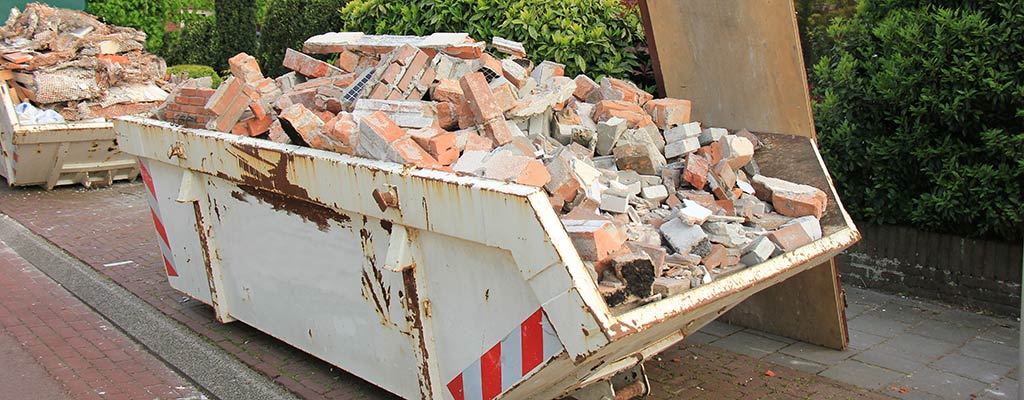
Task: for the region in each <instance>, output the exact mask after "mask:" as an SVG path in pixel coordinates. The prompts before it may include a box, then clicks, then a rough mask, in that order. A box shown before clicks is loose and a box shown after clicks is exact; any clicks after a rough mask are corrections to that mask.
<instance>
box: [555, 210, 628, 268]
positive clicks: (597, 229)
mask: <svg viewBox="0 0 1024 400" xmlns="http://www.w3.org/2000/svg"><path fill="white" fill-rule="evenodd" d="M562 223H563V224H564V225H565V229H566V231H568V233H569V238H570V239H572V243H573V245H574V246H575V247H576V251H577V252H578V253H579V255H580V258H582V259H583V260H584V261H601V260H604V259H605V258H607V257H608V256H610V255H612V254H614V253H615V252H617V251H619V249H621V248H622V245H623V244H625V243H626V232H625V230H624V229H622V228H620V227H618V226H616V224H615V223H614V222H612V221H609V220H604V219H586V220H573V219H563V220H562Z"/></svg>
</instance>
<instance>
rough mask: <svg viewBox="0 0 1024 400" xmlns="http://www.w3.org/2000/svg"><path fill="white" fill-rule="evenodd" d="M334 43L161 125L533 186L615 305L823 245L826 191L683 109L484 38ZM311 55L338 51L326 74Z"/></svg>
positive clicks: (197, 102)
mask: <svg viewBox="0 0 1024 400" xmlns="http://www.w3.org/2000/svg"><path fill="white" fill-rule="evenodd" d="M491 44H492V46H493V47H494V48H496V49H497V52H499V53H504V55H503V56H502V57H503V58H499V57H496V56H495V55H492V54H489V53H487V52H485V51H484V50H485V47H486V44H485V43H483V42H476V41H474V40H472V39H471V38H469V36H468V35H466V34H457V33H437V34H433V35H430V36H425V37H410V36H372V35H363V34H361V33H352V32H345V33H330V34H325V35H320V36H315V37H313V38H310V39H309V40H308V41H307V42H306V43H305V46H304V48H303V50H304V52H305V53H303V52H298V51H293V50H289V51H288V53H287V54H286V56H285V59H284V62H283V64H284V65H285V66H286V67H288V68H289V69H291V70H292V72H290V73H288V74H286V75H284V76H281V77H279V78H277V79H271V78H267V77H264V76H263V74H262V73H261V71H260V68H259V65H257V63H256V61H255V59H253V58H252V57H250V56H248V55H246V54H244V53H243V54H239V55H237V56H235V57H233V58H232V59H231V60H230V65H231V74H232V76H231V77H230V78H228V79H227V80H226V81H225V82H224V83H223V84H222V85H221V86H220V87H219V88H218V89H216V90H214V89H210V88H209V87H208V82H200V81H190V82H186V83H185V84H183V85H182V86H180V87H179V88H177V89H175V90H174V91H173V93H172V96H171V97H170V98H169V99H168V102H167V103H166V104H165V105H164V106H162V109H161V111H160V113H159V115H158V117H159V118H161V119H164V120H167V121H171V122H177V123H179V124H181V125H185V126H189V127H195V128H207V129H213V130H218V131H224V132H233V133H235V134H240V135H249V136H257V137H261V138H266V139H269V140H273V141H276V142H280V143H293V144H297V145H302V146H309V147H313V148H317V149H323V150H328V151H334V152H338V153H343V154H350V155H355V156H359V157H365V158H370V159H375V160H386V161H392V162H396V163H400V164H406V165H413V166H416V167H419V168H431V169H438V170H444V171H451V172H455V173H458V174H463V175H473V176H480V177H485V178H490V179H497V180H502V181H506V182H515V183H519V184H523V185H530V186H536V187H541V188H543V189H544V190H545V191H546V192H547V194H548V195H549V198H550V201H551V205H552V207H553V208H554V209H555V210H556V211H558V212H559V213H560V215H561V219H562V222H563V224H564V226H565V228H566V230H567V231H568V233H569V235H570V237H571V239H572V241H573V243H574V245H575V247H576V248H577V250H578V252H579V254H580V256H581V257H582V258H583V260H584V261H585V262H587V264H588V265H589V266H591V267H592V272H593V274H594V277H595V280H596V281H598V282H599V287H600V290H601V291H602V293H603V294H604V296H605V299H606V300H607V301H608V303H609V305H612V306H615V305H619V304H624V303H632V302H637V301H645V300H651V299H654V298H658V297H664V296H672V295H676V294H679V293H682V292H685V291H686V290H689V289H690V288H694V287H698V286H701V285H705V284H708V283H710V282H712V281H713V280H714V279H715V278H716V277H719V276H722V275H725V274H729V273H731V272H735V271H737V270H739V269H742V268H744V267H747V266H751V265H755V264H759V263H761V262H764V261H766V260H768V259H769V258H772V257H775V256H778V255H779V254H782V253H784V252H786V251H790V250H793V249H795V248H797V247H800V246H803V245H805V244H808V243H810V242H812V241H814V240H817V239H819V238H821V236H822V231H821V226H820V224H819V219H820V218H821V216H822V213H823V212H824V210H825V206H826V201H827V198H826V195H825V193H824V192H823V191H821V190H819V189H817V188H814V187H811V186H807V185H802V184H799V183H793V182H787V181H784V180H780V179H775V178H771V177H767V176H764V175H762V174H760V171H759V168H758V165H757V162H756V161H755V160H754V158H753V157H754V152H755V150H757V149H758V148H759V147H760V146H761V145H762V143H761V141H760V140H758V138H757V136H755V135H754V134H752V133H750V132H748V131H746V130H741V131H737V132H729V131H728V130H726V129H721V128H710V127H708V128H706V127H702V126H701V124H700V123H699V122H694V121H691V120H690V106H691V104H690V102H689V101H687V100H682V99H670V98H666V99H654V98H653V96H651V95H650V94H648V93H647V92H645V91H643V90H640V89H639V88H638V87H637V86H636V85H634V84H633V83H631V82H628V81H624V80H619V79H614V78H608V77H606V78H603V79H601V80H600V82H597V81H594V80H593V79H591V78H589V77H587V76H586V75H579V76H577V77H576V78H569V77H566V76H564V66H563V65H560V64H558V63H554V62H550V61H544V62H541V63H539V64H535V63H534V62H532V61H530V60H528V59H526V58H525V55H526V52H525V49H524V48H523V46H522V44H521V43H517V42H513V41H509V40H505V39H502V38H494V40H493V41H492V43H491ZM306 53H309V54H334V55H336V57H337V58H336V61H335V62H333V63H326V62H323V61H320V60H318V59H316V58H313V57H311V56H309V55H307V54H306Z"/></svg>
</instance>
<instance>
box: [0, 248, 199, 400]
mask: <svg viewBox="0 0 1024 400" xmlns="http://www.w3.org/2000/svg"><path fill="white" fill-rule="evenodd" d="M0 331H2V332H0V334H2V335H5V336H10V337H13V338H14V339H15V340H16V343H17V345H19V346H21V350H22V352H23V353H27V354H28V355H29V356H31V359H32V360H33V361H34V362H35V363H36V364H38V365H39V366H40V367H42V371H40V372H38V373H33V374H32V375H31V376H26V377H25V381H26V382H29V383H28V384H32V383H33V382H36V383H38V382H40V381H42V383H43V384H42V385H40V386H41V387H40V391H43V390H44V389H49V387H45V386H44V385H45V384H46V383H47V382H46V380H48V379H51V380H53V381H56V382H58V383H59V385H60V386H61V388H60V389H58V390H62V391H63V392H64V394H65V395H66V396H68V397H67V398H73V399H154V398H159V399H200V398H204V397H202V395H201V394H200V392H199V391H197V390H196V389H195V387H193V385H192V384H190V383H189V382H188V381H186V380H185V379H183V378H182V377H181V376H179V375H178V374H176V373H175V372H174V371H173V370H171V369H170V368H169V367H168V366H167V365H165V364H164V363H163V362H162V361H160V360H159V359H157V358H156V357H154V356H153V355H152V354H150V353H149V352H148V351H146V350H145V349H143V348H140V347H139V346H138V345H136V344H135V342H133V341H132V340H131V339H130V338H128V337H127V336H125V335H124V334H123V333H121V332H120V331H118V330H117V329H116V328H114V327H113V326H112V325H111V324H110V322H108V321H107V320H105V319H104V318H103V317H102V316H100V315H98V314H97V313H96V312H94V311H93V310H92V309H90V308H89V307H87V306H86V305H85V304H83V303H82V302H81V301H79V300H78V299H76V298H75V297H74V296H72V295H71V294H70V293H68V292H67V291H66V290H64V289H63V288H61V287H60V285H58V284H57V283H56V282H54V281H53V280H51V279H50V278H49V277H47V276H46V275H44V274H43V273H42V272H40V271H39V270H38V269H36V268H35V267H33V266H32V265H31V264H29V263H28V262H26V261H25V260H23V259H22V258H21V257H20V256H18V254H17V253H15V252H14V251H13V250H11V249H10V248H9V247H7V245H6V244H4V242H2V241H0ZM12 359H13V357H12ZM12 359H7V360H3V361H0V366H5V367H9V368H16V367H14V366H12V365H10V364H8V363H9V362H12ZM22 365H23V364H22ZM29 367H31V365H29ZM18 369H19V371H7V372H5V374H10V373H26V371H28V370H29V369H30V368H18ZM28 372H29V373H31V371H28ZM39 374H42V376H40V375H39ZM29 390H30V391H31V389H29ZM7 393H8V394H10V392H7ZM14 393H17V392H14ZM51 394H52V395H56V393H51ZM35 395H40V393H38V392H37V393H35Z"/></svg>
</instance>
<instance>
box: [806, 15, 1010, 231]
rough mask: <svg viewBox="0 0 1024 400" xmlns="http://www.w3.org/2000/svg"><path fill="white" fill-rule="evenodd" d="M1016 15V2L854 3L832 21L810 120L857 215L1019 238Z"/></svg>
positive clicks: (816, 77) (817, 74)
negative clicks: (851, 11)
mask: <svg viewBox="0 0 1024 400" xmlns="http://www.w3.org/2000/svg"><path fill="white" fill-rule="evenodd" d="M929 3H936V4H938V5H931V4H929ZM959 4H967V5H966V6H959V7H958V8H949V7H950V6H957V5H959ZM1021 10H1024V0H999V1H967V2H961V1H956V2H954V1H934V2H928V1H923V0H918V1H904V0H864V1H862V4H861V5H860V8H859V9H858V12H857V14H856V15H855V16H854V17H853V18H849V19H845V18H840V19H837V20H835V21H833V23H832V25H831V26H830V27H829V29H828V36H829V40H830V41H831V43H833V46H834V47H833V48H832V49H831V51H830V54H828V55H827V56H825V57H823V58H822V59H821V61H820V62H819V63H818V64H817V65H815V67H814V74H813V80H814V83H815V90H814V94H815V96H816V97H818V98H820V99H822V100H821V102H819V103H818V104H816V105H815V117H816V120H817V124H818V132H819V135H820V141H821V149H822V153H823V155H824V157H825V159H826V161H827V162H828V164H829V166H830V170H831V171H832V173H833V176H834V177H835V181H836V183H837V184H838V186H839V190H840V193H841V195H842V197H843V200H844V202H845V203H846V204H847V208H848V209H849V210H850V212H851V213H852V214H854V216H855V217H857V218H860V219H862V220H868V221H871V222H877V223H896V224H914V225H917V226H920V227H925V228H930V229H933V230H938V231H945V232H952V233H958V234H963V235H986V236H999V237H1002V238H1004V239H1008V240H1020V239H1021V238H1022V237H1024V191H1022V189H1024V12H1022V11H1021Z"/></svg>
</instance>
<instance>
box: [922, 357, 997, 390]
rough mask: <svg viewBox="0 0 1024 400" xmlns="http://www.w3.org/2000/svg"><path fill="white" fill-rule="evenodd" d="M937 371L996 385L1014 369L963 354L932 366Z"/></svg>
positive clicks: (944, 358) (945, 358)
mask: <svg viewBox="0 0 1024 400" xmlns="http://www.w3.org/2000/svg"><path fill="white" fill-rule="evenodd" d="M931 367H932V368H935V369H937V370H941V371H946V372H952V373H954V374H957V375H960V376H964V377H968V378H971V379H975V380H978V381H981V382H985V383H996V382H999V380H1001V379H1003V378H1004V377H1005V376H1006V374H1008V373H1009V372H1010V370H1012V369H1013V367H1010V366H1006V365H999V364H996V363H991V362H988V361H985V360H980V359H977V358H974V357H967V356H965V355H962V354H950V355H948V356H945V357H942V358H940V359H939V360H938V361H935V362H934V363H932V365H931Z"/></svg>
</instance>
